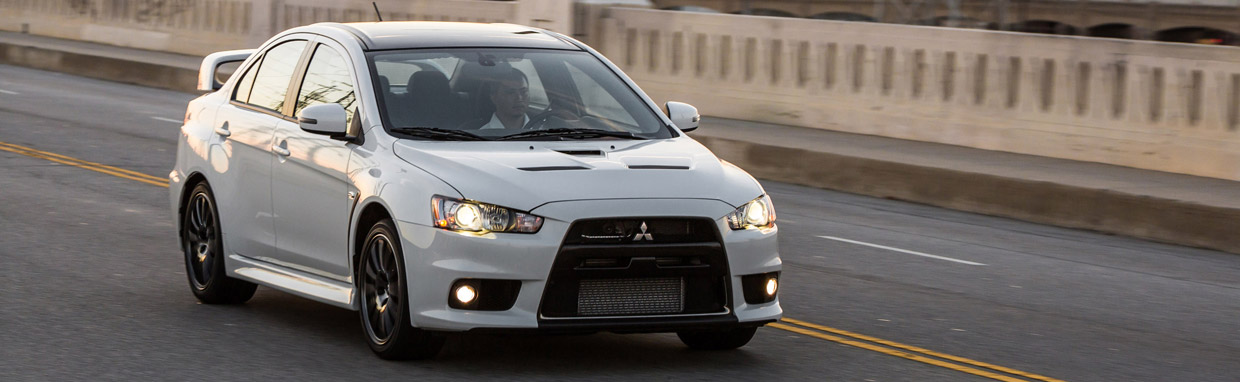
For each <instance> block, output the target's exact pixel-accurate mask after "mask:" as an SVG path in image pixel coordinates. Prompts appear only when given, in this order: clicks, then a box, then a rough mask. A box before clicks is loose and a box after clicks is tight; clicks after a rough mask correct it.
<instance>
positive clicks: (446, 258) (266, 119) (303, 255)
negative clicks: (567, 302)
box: [170, 24, 782, 330]
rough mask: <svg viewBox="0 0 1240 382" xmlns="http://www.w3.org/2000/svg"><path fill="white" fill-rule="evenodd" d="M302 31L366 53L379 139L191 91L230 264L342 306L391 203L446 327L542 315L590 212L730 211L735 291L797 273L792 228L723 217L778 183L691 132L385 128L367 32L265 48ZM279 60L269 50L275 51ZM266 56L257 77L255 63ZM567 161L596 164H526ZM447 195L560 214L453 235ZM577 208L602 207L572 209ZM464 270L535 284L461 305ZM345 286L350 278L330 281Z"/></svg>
mask: <svg viewBox="0 0 1240 382" xmlns="http://www.w3.org/2000/svg"><path fill="white" fill-rule="evenodd" d="M448 26H451V24H445V27H448ZM472 27H473V28H478V27H479V26H477V25H475V26H472ZM297 33H315V34H318V35H321V36H324V37H322V38H327V39H331V40H334V41H335V42H337V43H339V44H340V45H339V46H338V47H339V48H341V51H342V52H343V53H345V56H346V58H347V59H348V60H349V61H350V62H351V65H350V70H351V71H352V72H353V73H352V78H353V81H354V84H355V85H356V86H357V87H356V95H357V104H358V114H357V118H359V120H360V121H361V124H362V130H363V131H364V132H365V134H364V137H365V138H364V139H363V140H361V141H360V142H353V143H345V142H341V141H334V140H330V139H327V138H326V137H323V136H307V135H305V132H304V131H302V130H301V129H300V128H299V127H298V126H297V125H296V123H295V122H292V121H288V120H286V119H281V118H277V117H275V116H272V115H270V114H267V113H262V112H257V111H253V110H250V109H248V108H243V107H239V106H236V105H233V104H231V103H229V100H228V98H229V95H230V94H231V93H232V90H233V88H234V87H236V86H237V83H238V82H239V81H238V78H232V79H230V80H229V81H228V82H227V83H226V84H224V86H223V88H222V89H221V90H220V91H217V92H215V93H211V94H208V95H206V96H204V97H201V98H198V99H196V100H194V101H193V102H191V104H190V107H189V110H192V111H195V112H194V113H193V114H191V116H192V119H191V120H190V121H189V122H188V123H187V124H186V125H185V126H184V127H182V128H181V130H182V132H183V133H184V134H182V137H183V138H182V141H181V142H180V145H179V146H178V161H177V165H176V167H175V169H174V170H175V171H176V172H177V173H178V174H186V177H188V174H194V173H201V174H203V175H204V176H205V177H206V178H207V181H208V182H209V183H210V184H211V186H212V187H213V189H214V190H215V191H216V200H217V205H218V206H219V209H220V213H219V214H220V220H221V222H222V223H223V227H222V228H223V230H224V241H225V243H224V245H225V252H226V253H229V254H233V255H244V256H245V257H244V258H241V257H240V256H236V257H235V258H234V257H230V258H229V261H228V263H227V266H228V267H229V272H230V273H229V274H230V275H234V276H237V277H245V278H247V279H248V280H252V281H255V282H258V283H260V284H263V285H267V286H273V287H276V288H280V289H282V290H286V291H290V292H293V293H297V294H299V295H302V296H306V297H310V298H313V299H315V300H318V301H323V302H327V303H331V304H334V305H340V304H341V301H343V300H342V296H343V291H344V290H345V288H344V286H343V285H336V284H341V283H342V282H343V280H345V279H347V278H340V276H342V275H347V274H349V272H348V268H349V264H348V262H347V261H348V256H349V254H350V252H351V251H350V250H349V249H350V248H353V244H356V243H355V242H354V241H355V240H356V239H357V236H358V234H359V233H361V234H364V233H365V232H366V231H367V230H369V228H370V227H368V226H367V227H358V226H357V221H358V216H357V215H358V214H360V213H361V211H362V208H360V207H361V206H372V205H379V206H383V207H384V208H385V209H386V210H387V212H388V213H389V214H390V215H391V216H392V218H393V219H394V220H396V221H397V225H398V233H399V235H400V237H401V243H402V244H403V245H402V246H403V250H404V259H405V264H406V270H407V271H408V272H409V274H408V275H407V278H408V280H410V281H409V284H408V286H407V288H408V290H407V292H408V294H407V296H408V301H409V307H408V309H409V310H410V314H411V317H412V318H413V320H414V324H415V325H418V326H420V327H426V328H430V329H440V330H468V329H472V328H486V327H489V328H513V327H522V328H531V327H536V326H537V309H538V306H540V303H541V301H540V300H541V298H542V295H541V293H538V291H541V290H542V287H543V284H544V283H545V282H546V277H547V275H548V273H549V269H550V267H551V263H552V261H553V260H554V258H555V255H556V253H557V252H558V248H559V246H560V244H561V243H562V241H563V238H564V235H565V233H566V232H567V229H568V226H569V223H570V222H572V221H574V220H577V219H582V218H585V217H633V216H635V215H634V214H635V213H637V214H645V215H646V216H649V215H657V216H682V217H694V218H709V219H711V220H713V221H715V222H716V224H717V225H719V230H720V231H723V237H722V241H723V245H724V247H725V248H726V253H727V255H728V266H729V273H730V274H733V275H738V276H736V277H732V278H731V283H732V286H731V290H732V291H733V292H734V293H733V296H732V297H733V298H732V299H733V301H743V297H742V296H740V295H738V294H737V293H741V292H740V291H741V290H742V288H741V287H740V285H739V283H740V277H739V275H744V274H753V273H762V272H773V271H779V270H780V269H782V263H781V261H780V260H779V254H778V245H777V244H778V241H777V237H776V236H777V230H776V229H773V228H772V229H766V230H753V231H732V230H731V229H730V228H727V226H726V223H725V222H724V220H723V216H724V215H726V214H727V213H729V212H731V211H733V210H734V209H735V207H736V206H737V205H740V204H742V203H745V202H748V201H749V200H752V199H753V198H755V197H758V196H759V195H762V194H763V190H762V188H761V186H760V185H759V184H758V182H757V181H756V180H754V179H753V177H751V176H749V174H747V173H745V172H744V171H743V170H740V169H739V168H736V167H735V166H732V165H730V164H727V163H723V162H721V161H720V160H719V159H718V158H717V157H715V156H714V154H713V153H711V152H710V151H709V150H707V149H706V148H705V147H703V146H702V145H701V144H699V143H697V142H696V141H694V140H692V139H691V138H689V137H687V136H681V137H677V138H669V139H651V140H642V141H629V140H578V141H559V142H557V141H527V142H500V141H496V142H459V141H420V140H411V139H398V138H397V137H394V136H392V135H389V134H388V133H387V132H386V131H384V129H382V128H379V127H378V126H381V121H380V120H379V117H380V115H379V111H378V108H377V107H376V106H375V105H376V104H377V101H376V99H375V97H374V95H375V90H374V89H373V88H372V84H373V83H374V81H371V79H370V75H369V72H368V71H367V70H364V69H363V68H366V67H367V65H366V61H365V56H364V55H363V54H362V50H361V48H360V46H359V43H358V42H357V40H355V39H353V38H352V37H351V35H349V34H348V33H346V32H344V31H341V30H339V29H335V28H332V27H329V26H324V25H316V26H307V27H302V28H298V29H296V30H295V31H289V32H285V33H282V34H280V35H278V36H277V37H275V38H273V40H272V42H269V43H266V44H264V45H263V47H260V49H259V50H258V51H259V52H264V51H267V50H268V49H270V47H271V46H275V45H276V44H275V42H279V41H283V40H284V39H291V38H296V36H295V34H297ZM322 41H326V40H322ZM255 56H256V57H257V55H255ZM264 57H265V58H264V62H269V61H267V60H268V59H269V58H270V57H271V55H270V54H268V55H265V56H264ZM598 58H599V59H600V60H602V62H603V63H605V64H608V65H610V63H609V62H607V61H606V59H604V58H602V57H598ZM250 61H251V63H248V64H245V65H243V68H242V69H241V72H242V73H244V70H245V69H244V68H245V67H246V66H249V65H252V62H253V61H255V60H253V59H252V60H250ZM352 69H359V70H352ZM303 70H304V69H303ZM260 75H261V72H260ZM621 79H624V77H623V75H621ZM630 85H632V84H631V83H630ZM634 90H637V89H634ZM636 93H637V94H638V95H639V97H640V98H639V100H640V101H641V102H636V103H635V104H636V105H641V104H645V105H647V106H648V107H649V111H650V112H653V113H656V114H657V115H659V116H660V118H665V116H663V115H662V114H661V112H659V111H658V108H657V106H655V105H654V103H653V102H651V101H650V100H649V98H648V97H644V96H643V95H642V94H643V93H641V92H640V91H637V92H636ZM637 107H640V106H637ZM199 110H210V111H214V113H204V112H199ZM225 122H228V123H229V128H228V131H227V133H228V136H223V135H221V134H219V133H217V132H216V129H218V128H220V127H221V126H223V124H224V123H225ZM664 122H667V121H666V119H664ZM273 146H274V147H280V148H282V149H284V150H287V155H276V154H273V150H272V148H273ZM531 146H534V147H535V149H533V150H531V149H530V147H531ZM555 149H561V150H589V149H593V150H600V151H604V152H606V154H605V155H601V156H589V155H587V156H574V155H568V154H563V153H557V152H554V150H555ZM281 151H283V150H281ZM398 153H399V154H400V155H399V156H398V155H397V154H398ZM630 162H632V163H630ZM633 163H637V164H647V165H649V164H655V165H658V164H669V165H670V164H675V165H679V166H686V167H688V168H687V169H633V168H630V167H629V166H630V165H632V164H633ZM566 164H580V165H581V166H582V167H585V168H588V169H586V170H572V171H528V170H521V169H520V167H525V166H551V165H566ZM179 190H181V185H180V184H179V183H178V184H177V185H176V186H174V187H172V188H170V193H172V194H171V195H170V196H171V199H172V200H173V202H174V207H175V203H177V201H178V195H177V194H175V193H176V192H178V191H179ZM349 192H356V193H357V196H356V203H358V204H357V207H355V206H354V205H352V204H351V203H354V201H353V200H350V199H349V198H348V196H347V195H349ZM433 195H443V196H448V197H463V198H468V199H472V200H478V201H482V202H488V203H495V204H501V205H503V206H505V207H511V208H517V209H526V210H533V212H534V213H536V214H544V213H545V215H542V216H543V217H544V218H546V219H545V223H544V225H543V227H542V230H541V231H539V232H538V233H537V234H505V233H485V234H467V233H459V232H449V231H445V230H441V229H438V228H432V227H430V224H431V222H430V215H431V214H430V212H429V210H428V209H429V205H430V204H429V202H430V199H431V197H432V196H433ZM654 199H670V200H668V201H666V202H656V201H654ZM570 204H571V205H583V206H589V208H584V207H583V208H566V207H565V206H568V205H570ZM638 216H643V215H638ZM236 259H240V260H236ZM234 260H236V261H234ZM242 260H248V262H247V261H242ZM255 264H257V266H256V265H255ZM294 276H295V277H294ZM333 278H335V280H333ZM463 278H495V279H507V280H522V282H523V285H522V291H523V292H522V293H521V294H520V295H519V297H518V301H516V303H515V304H516V305H515V306H514V308H513V309H512V310H508V311H504V312H468V311H458V310H453V309H449V308H448V307H447V301H446V300H445V299H444V298H443V297H444V296H446V295H447V293H448V288H449V287H450V286H451V282H452V281H453V280H456V279H463ZM306 279H308V280H317V283H310V282H304V280H306ZM325 285H326V287H325ZM333 285H336V286H338V287H337V288H330V287H331V286H333ZM524 291H533V292H530V293H526V292H524ZM732 310H733V311H734V312H735V314H736V317H737V318H738V320H740V321H741V322H752V321H763V320H771V319H778V318H779V316H780V315H781V314H782V309H781V308H780V305H779V303H778V301H775V302H771V303H766V304H758V305H753V306H749V305H746V304H743V303H737V305H736V306H733V307H732Z"/></svg>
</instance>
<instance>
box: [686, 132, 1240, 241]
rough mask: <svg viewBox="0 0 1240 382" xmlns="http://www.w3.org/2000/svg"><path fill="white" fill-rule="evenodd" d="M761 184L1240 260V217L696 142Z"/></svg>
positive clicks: (725, 142)
mask: <svg viewBox="0 0 1240 382" xmlns="http://www.w3.org/2000/svg"><path fill="white" fill-rule="evenodd" d="M694 139H696V140H697V141H699V142H701V143H702V144H703V145H705V146H706V147H708V148H710V150H711V151H713V152H714V153H715V155H718V156H719V157H720V158H722V159H724V160H727V161H729V162H732V163H733V164H735V165H737V166H740V167H741V168H743V169H745V170H746V171H749V172H750V173H751V174H761V176H760V178H762V179H768V180H774V181H780V182H788V183H794V184H800V185H805V186H811V187H817V188H824V189H831V190H838V191H843V192H848V193H854V194H861V195H868V196H874V197H880V198H887V199H895V200H903V201H910V202H915V203H921V204H928V205H932V206H938V207H944V208H950V209H954V210H960V211H968V212H975V213H981V214H986V215H993V216H1001V217H1008V218H1015V219H1020V220H1026V221H1032V222H1037V223H1043V224H1050V225H1055V226H1061V227H1068V228H1081V229H1088V230H1093V231H1098V232H1103V233H1110V234H1118V235H1125V236H1132V237H1138V238H1143V239H1148V240H1153V241H1159V242H1164V243H1170V244H1178V245H1187V246H1193V247H1201V248H1209V249H1216V250H1222V251H1227V252H1231V253H1237V254H1240V238H1238V237H1240V233H1237V231H1236V224H1237V222H1240V209H1234V208H1225V207H1215V206H1207V205H1201V204H1197V203H1189V202H1184V201H1178V200H1171V199H1163V198H1155V197H1150V196H1145V195H1135V194H1129V193H1123V192H1117V191H1114V190H1107V189H1096V188H1087V187H1077V186H1072V185H1065V184H1059V183H1052V182H1043V181H1031V180H1027V179H1019V178H1011V177H1003V176H996V175H992V174H980V173H972V172H966V171H958V170H952V169H946V168H940V167H932V166H921V165H916V164H910V163H902V162H891V161H883V160H876V159H871V158H861V157H854V156H848V155H841V154H836V153H829V152H818V151H810V150H805V149H799V148H790V147H781V146H773V145H766V144H761V143H753V142H747V141H740V140H734V139H728V138H720V137H702V136H694Z"/></svg>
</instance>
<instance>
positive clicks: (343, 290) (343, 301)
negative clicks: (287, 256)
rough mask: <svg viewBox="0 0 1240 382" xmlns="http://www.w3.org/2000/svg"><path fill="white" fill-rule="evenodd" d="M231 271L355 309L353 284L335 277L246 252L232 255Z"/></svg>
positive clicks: (240, 276) (277, 287)
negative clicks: (318, 275)
mask: <svg viewBox="0 0 1240 382" xmlns="http://www.w3.org/2000/svg"><path fill="white" fill-rule="evenodd" d="M228 260H229V261H230V262H232V264H229V266H230V267H229V268H231V269H232V272H231V273H232V275H234V276H239V278H242V279H246V280H249V281H253V282H256V283H259V284H262V285H266V286H269V287H272V288H276V289H280V290H283V291H286V292H289V293H293V294H296V295H299V296H302V297H306V298H309V299H311V300H316V301H319V302H323V303H327V304H330V305H335V306H337V307H341V308H345V309H350V310H356V307H354V306H353V286H352V285H351V284H349V283H343V282H339V281H335V280H329V279H325V278H322V277H317V276H314V275H311V274H307V273H303V272H299V271H296V270H292V269H288V268H284V267H281V266H278V265H274V264H270V263H265V262H262V261H258V260H255V259H251V258H247V257H245V256H239V255H231V256H228Z"/></svg>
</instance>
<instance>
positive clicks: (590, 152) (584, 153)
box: [554, 150, 603, 157]
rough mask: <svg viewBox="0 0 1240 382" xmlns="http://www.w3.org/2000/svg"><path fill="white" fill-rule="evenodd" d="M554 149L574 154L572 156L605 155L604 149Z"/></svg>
mask: <svg viewBox="0 0 1240 382" xmlns="http://www.w3.org/2000/svg"><path fill="white" fill-rule="evenodd" d="M554 151H555V152H557V153H560V154H564V155H572V156H579V157H601V156H603V151H602V150H554Z"/></svg>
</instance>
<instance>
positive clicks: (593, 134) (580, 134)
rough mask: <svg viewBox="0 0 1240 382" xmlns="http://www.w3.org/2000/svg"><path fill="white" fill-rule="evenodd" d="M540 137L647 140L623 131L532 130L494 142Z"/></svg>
mask: <svg viewBox="0 0 1240 382" xmlns="http://www.w3.org/2000/svg"><path fill="white" fill-rule="evenodd" d="M542 137H557V138H576V139H583V138H598V137H615V138H625V139H647V138H645V137H639V136H636V135H633V133H629V132H623V131H609V130H599V129H547V130H532V131H526V132H523V133H516V134H512V135H506V136H503V137H500V138H497V139H496V140H500V141H505V140H512V139H522V138H542Z"/></svg>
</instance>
